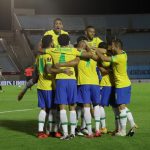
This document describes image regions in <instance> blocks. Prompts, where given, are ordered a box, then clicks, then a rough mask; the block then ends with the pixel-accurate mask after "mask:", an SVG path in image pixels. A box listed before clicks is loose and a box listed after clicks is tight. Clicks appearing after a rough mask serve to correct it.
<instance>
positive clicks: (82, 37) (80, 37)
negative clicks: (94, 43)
mask: <svg viewBox="0 0 150 150" xmlns="http://www.w3.org/2000/svg"><path fill="white" fill-rule="evenodd" d="M83 40H88V39H87V37H85V36H79V37H78V38H77V44H79V42H80V41H83Z"/></svg>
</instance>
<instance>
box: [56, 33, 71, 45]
mask: <svg viewBox="0 0 150 150" xmlns="http://www.w3.org/2000/svg"><path fill="white" fill-rule="evenodd" d="M58 43H59V45H60V46H68V45H69V43H70V37H69V35H67V34H61V35H60V36H59V37H58Z"/></svg>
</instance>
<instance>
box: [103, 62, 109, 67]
mask: <svg viewBox="0 0 150 150" xmlns="http://www.w3.org/2000/svg"><path fill="white" fill-rule="evenodd" d="M102 66H103V67H110V62H106V61H104V62H102Z"/></svg>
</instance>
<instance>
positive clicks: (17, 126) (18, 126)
mask: <svg viewBox="0 0 150 150" xmlns="http://www.w3.org/2000/svg"><path fill="white" fill-rule="evenodd" d="M37 123H38V122H37V120H0V126H1V127H4V128H6V129H8V130H13V131H17V132H23V133H25V134H28V135H32V136H35V135H36V133H37V125H38V124H37Z"/></svg>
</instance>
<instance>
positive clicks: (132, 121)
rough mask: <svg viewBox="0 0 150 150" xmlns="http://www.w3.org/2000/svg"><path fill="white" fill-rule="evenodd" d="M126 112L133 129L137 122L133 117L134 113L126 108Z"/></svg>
mask: <svg viewBox="0 0 150 150" xmlns="http://www.w3.org/2000/svg"><path fill="white" fill-rule="evenodd" d="M125 109H126V112H127V119H128V121H129V123H130V125H131V128H132V127H134V126H135V122H134V118H133V116H132V113H131V112H130V110H129V109H128V108H127V107H126V108H125Z"/></svg>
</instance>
